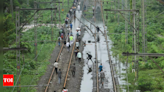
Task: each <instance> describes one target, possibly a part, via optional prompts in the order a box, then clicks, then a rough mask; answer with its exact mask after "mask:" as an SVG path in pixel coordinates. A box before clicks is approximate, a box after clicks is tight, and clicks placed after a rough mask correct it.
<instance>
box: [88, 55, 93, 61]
mask: <svg viewBox="0 0 164 92" xmlns="http://www.w3.org/2000/svg"><path fill="white" fill-rule="evenodd" d="M87 55H88V57H87V59H88V62H89V60H91V61H92V55H91V54H89V53H87ZM92 63H93V61H92Z"/></svg>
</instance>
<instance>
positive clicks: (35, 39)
mask: <svg viewBox="0 0 164 92" xmlns="http://www.w3.org/2000/svg"><path fill="white" fill-rule="evenodd" d="M36 2H37V1H36ZM36 2H35V3H34V8H35V9H36V11H35V12H37V8H38V6H37V3H36ZM37 16H38V15H37V13H36V14H35V16H34V41H35V43H34V46H35V50H34V53H35V61H37V22H38V17H37Z"/></svg>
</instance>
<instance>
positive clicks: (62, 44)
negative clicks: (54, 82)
mask: <svg viewBox="0 0 164 92" xmlns="http://www.w3.org/2000/svg"><path fill="white" fill-rule="evenodd" d="M68 37H69V35H67V37H66V38H65V40H66V39H67V38H68ZM63 47H64V43H63V44H62V47H61V49H60V52H59V54H58V57H57V59H56V61H57V62H58V60H59V57H60V54H61V52H62V50H63ZM54 71H55V67H54V68H53V70H52V73H51V76H50V78H49V81H48V84H47V86H46V89H45V91H44V92H47V90H48V87H49V84H50V81H51V79H52V76H53V74H54Z"/></svg>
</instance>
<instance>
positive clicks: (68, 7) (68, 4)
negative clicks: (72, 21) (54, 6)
mask: <svg viewBox="0 0 164 92" xmlns="http://www.w3.org/2000/svg"><path fill="white" fill-rule="evenodd" d="M67 1H68V9H69V0H67Z"/></svg>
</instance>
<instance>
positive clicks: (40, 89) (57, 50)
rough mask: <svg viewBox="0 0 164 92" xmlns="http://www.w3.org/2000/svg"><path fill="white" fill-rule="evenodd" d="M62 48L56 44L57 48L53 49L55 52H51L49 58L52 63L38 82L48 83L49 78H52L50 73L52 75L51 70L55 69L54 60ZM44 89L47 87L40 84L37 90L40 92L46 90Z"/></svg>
mask: <svg viewBox="0 0 164 92" xmlns="http://www.w3.org/2000/svg"><path fill="white" fill-rule="evenodd" d="M60 48H61V47H59V46H56V47H55V49H54V50H53V53H52V54H51V59H50V60H49V62H50V64H49V65H48V66H47V67H48V68H47V70H46V73H45V74H44V75H43V76H42V77H41V78H40V80H39V82H38V84H47V83H48V80H49V78H50V75H51V72H52V69H53V64H54V62H55V60H56V58H57V56H58V53H59V51H60ZM44 89H45V87H42V86H39V87H38V88H37V91H38V92H44Z"/></svg>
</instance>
